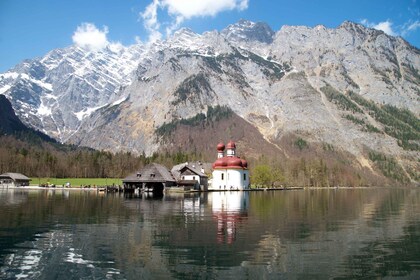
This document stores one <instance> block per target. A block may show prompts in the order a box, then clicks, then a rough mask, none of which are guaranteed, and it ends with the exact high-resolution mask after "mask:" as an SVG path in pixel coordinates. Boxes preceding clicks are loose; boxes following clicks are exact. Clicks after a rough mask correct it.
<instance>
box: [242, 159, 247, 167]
mask: <svg viewBox="0 0 420 280" xmlns="http://www.w3.org/2000/svg"><path fill="white" fill-rule="evenodd" d="M241 161H242V166H243V167H244V168H248V162H247V161H246V160H244V159H241Z"/></svg>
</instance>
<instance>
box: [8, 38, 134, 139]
mask: <svg viewBox="0 0 420 280" xmlns="http://www.w3.org/2000/svg"><path fill="white" fill-rule="evenodd" d="M141 54H142V46H140V45H139V46H132V47H129V48H126V47H123V46H118V45H110V46H109V47H107V48H106V49H104V50H102V51H99V52H91V51H87V50H84V49H82V48H80V47H77V46H71V47H68V48H66V49H56V50H53V51H51V52H49V53H48V54H47V55H46V56H44V57H42V58H37V59H33V60H26V61H24V62H22V63H21V64H19V65H17V66H16V67H14V68H13V69H10V70H9V71H7V72H6V73H3V74H0V94H4V95H6V96H7V97H8V99H9V100H10V101H11V102H12V104H13V107H14V109H15V111H16V112H17V114H18V115H19V117H20V118H21V120H22V121H23V122H24V123H26V124H28V125H30V126H32V127H33V128H35V129H38V130H40V131H43V132H45V133H46V134H49V135H50V136H52V137H54V138H56V139H57V140H60V141H62V142H65V141H66V140H67V138H68V137H69V136H71V135H72V134H73V133H75V131H77V129H78V127H79V126H80V124H81V121H82V120H83V119H84V118H86V117H87V116H89V114H90V113H91V112H92V111H94V110H95V109H96V108H99V107H101V106H103V105H106V104H108V102H109V100H110V99H113V98H117V97H118V93H119V92H120V90H121V89H122V88H124V87H125V86H127V85H129V84H130V83H131V79H132V77H133V71H134V70H135V69H136V68H137V66H138V64H139V61H140V57H141Z"/></svg>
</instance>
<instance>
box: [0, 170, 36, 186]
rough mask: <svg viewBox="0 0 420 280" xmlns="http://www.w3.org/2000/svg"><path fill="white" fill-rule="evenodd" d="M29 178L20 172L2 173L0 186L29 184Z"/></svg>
mask: <svg viewBox="0 0 420 280" xmlns="http://www.w3.org/2000/svg"><path fill="white" fill-rule="evenodd" d="M29 181H31V179H30V178H28V177H26V176H25V175H23V174H20V173H4V174H1V175H0V187H3V188H5V187H23V186H29Z"/></svg>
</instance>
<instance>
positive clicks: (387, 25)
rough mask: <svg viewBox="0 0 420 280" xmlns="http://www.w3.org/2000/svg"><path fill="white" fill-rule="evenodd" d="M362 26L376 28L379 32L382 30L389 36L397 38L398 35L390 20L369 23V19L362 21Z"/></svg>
mask: <svg viewBox="0 0 420 280" xmlns="http://www.w3.org/2000/svg"><path fill="white" fill-rule="evenodd" d="M360 23H361V24H363V25H366V26H367V27H370V28H374V29H377V30H382V31H383V32H385V33H386V34H388V35H391V36H397V35H398V34H397V33H396V32H395V31H394V30H393V29H392V22H391V21H390V20H386V21H382V22H380V23H377V24H376V23H374V22H369V21H368V20H367V19H362V20H361V21H360Z"/></svg>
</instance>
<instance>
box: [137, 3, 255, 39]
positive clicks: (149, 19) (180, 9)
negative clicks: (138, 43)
mask: <svg viewBox="0 0 420 280" xmlns="http://www.w3.org/2000/svg"><path fill="white" fill-rule="evenodd" d="M248 2H249V0H153V2H152V3H150V4H149V5H148V6H147V7H146V9H145V10H144V12H142V13H140V16H141V18H142V19H143V22H144V27H145V29H146V30H147V31H148V32H149V41H154V40H157V39H161V38H162V33H161V32H160V28H161V23H160V22H159V20H158V9H161V10H166V11H167V13H168V15H169V16H170V17H171V19H172V21H171V22H169V23H166V25H167V27H166V28H165V29H166V34H167V35H170V34H171V33H172V32H173V31H174V30H175V29H177V28H178V27H179V26H180V25H181V24H182V22H184V21H185V20H188V19H191V18H193V17H207V16H211V17H214V16H216V15H217V14H218V13H220V12H223V11H231V10H238V11H243V10H245V9H247V8H248Z"/></svg>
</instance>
